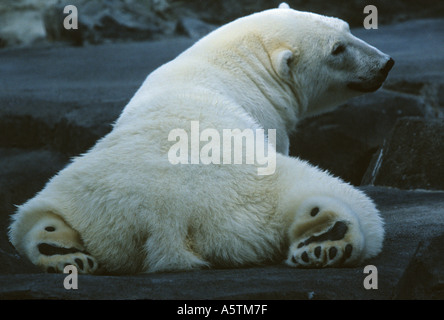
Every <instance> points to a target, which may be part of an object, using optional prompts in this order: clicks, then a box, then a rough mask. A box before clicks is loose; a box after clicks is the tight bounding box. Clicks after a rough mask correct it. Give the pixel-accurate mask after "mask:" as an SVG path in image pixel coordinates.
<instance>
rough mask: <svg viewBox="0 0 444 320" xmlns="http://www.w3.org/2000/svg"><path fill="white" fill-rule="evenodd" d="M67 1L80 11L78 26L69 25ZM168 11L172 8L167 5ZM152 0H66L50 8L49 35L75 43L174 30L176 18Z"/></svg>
mask: <svg viewBox="0 0 444 320" xmlns="http://www.w3.org/2000/svg"><path fill="white" fill-rule="evenodd" d="M67 5H74V6H75V7H76V8H77V11H78V29H69V30H67V29H65V28H64V24H63V21H64V19H65V18H66V17H67V16H68V14H65V13H64V12H63V9H64V8H65V6H67ZM164 10H165V12H164V14H166V13H167V11H168V8H167V7H165V8H164ZM158 13H159V12H156V8H154V7H153V6H151V3H150V2H146V3H143V2H140V1H119V0H108V1H86V0H69V1H68V0H64V1H61V2H59V3H57V4H55V5H52V6H50V7H48V9H46V11H45V12H44V15H43V21H44V25H45V29H46V34H47V38H48V39H49V40H51V41H67V42H70V43H72V44H75V45H81V44H83V43H84V42H88V43H100V42H103V41H106V40H118V39H119V40H125V41H129V40H132V41H134V40H136V41H140V40H147V39H153V38H158V37H160V36H165V35H169V34H173V33H174V30H175V27H176V21H175V20H174V19H173V18H172V17H171V18H172V19H169V18H170V17H169V16H161V15H160V14H158Z"/></svg>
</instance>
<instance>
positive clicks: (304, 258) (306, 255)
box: [301, 251, 310, 263]
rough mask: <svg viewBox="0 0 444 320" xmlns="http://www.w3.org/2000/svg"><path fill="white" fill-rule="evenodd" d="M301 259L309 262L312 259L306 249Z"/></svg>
mask: <svg viewBox="0 0 444 320" xmlns="http://www.w3.org/2000/svg"><path fill="white" fill-rule="evenodd" d="M301 259H302V261H304V262H307V263H308V262H309V261H310V259H309V258H308V254H307V252H306V251H304V253H303V254H302V255H301Z"/></svg>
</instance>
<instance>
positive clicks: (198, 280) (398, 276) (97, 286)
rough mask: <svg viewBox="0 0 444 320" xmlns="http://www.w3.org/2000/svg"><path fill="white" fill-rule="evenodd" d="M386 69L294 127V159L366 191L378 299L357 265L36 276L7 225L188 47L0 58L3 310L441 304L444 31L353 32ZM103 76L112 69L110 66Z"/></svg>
mask: <svg viewBox="0 0 444 320" xmlns="http://www.w3.org/2000/svg"><path fill="white" fill-rule="evenodd" d="M353 32H354V33H355V34H357V35H358V36H360V37H361V38H363V39H365V40H367V41H368V42H369V43H371V44H373V45H375V46H376V47H378V48H380V49H381V50H382V51H384V52H387V53H388V54H390V55H391V56H392V57H393V58H394V59H395V60H396V65H395V67H394V69H393V70H392V72H391V74H390V76H389V78H388V80H387V82H386V84H385V85H384V87H383V88H382V89H380V90H379V91H378V92H376V93H374V94H369V95H366V96H363V97H360V98H356V99H354V100H351V101H350V102H349V103H347V104H346V105H343V106H341V107H340V108H339V109H338V110H336V111H334V112H331V113H328V114H325V115H322V116H319V117H316V118H311V119H306V120H304V121H302V122H301V124H300V126H299V130H298V131H297V133H296V134H295V135H294V137H292V150H291V153H292V154H293V155H295V156H299V157H301V158H304V159H307V160H309V161H310V162H311V163H313V164H315V165H318V166H320V167H322V168H324V169H327V170H329V171H331V172H332V173H334V174H335V175H338V176H341V177H342V178H343V179H344V180H346V181H348V182H350V183H352V184H354V185H356V186H359V187H360V188H362V189H363V190H365V191H366V192H367V193H368V194H369V195H370V196H371V197H372V198H373V199H374V200H375V202H376V203H377V205H378V207H379V209H380V210H381V212H382V216H383V217H384V219H385V222H386V239H385V243H384V249H383V252H382V253H381V254H380V255H379V256H378V257H376V258H375V259H372V260H370V261H368V262H367V264H369V265H374V266H375V267H376V268H377V277H378V282H377V286H378V288H377V289H366V288H365V286H364V280H365V278H366V276H367V274H365V273H364V267H365V266H364V265H362V266H359V267H356V268H345V269H335V268H330V269H315V270H302V269H292V268H289V267H287V266H285V265H283V264H279V265H271V266H261V267H254V268H243V269H234V270H233V269H218V270H200V271H193V272H185V273H160V274H150V275H136V276H121V277H111V276H88V275H80V276H79V279H78V287H79V288H78V289H77V290H66V289H65V288H64V286H63V280H64V278H65V276H66V275H54V274H45V273H41V272H40V271H39V270H37V269H36V268H35V267H33V266H32V265H30V264H29V263H28V262H27V261H25V260H24V259H22V258H21V257H19V256H18V255H17V254H16V252H15V251H14V249H13V248H12V246H11V245H10V244H9V243H8V241H7V238H6V230H7V225H8V224H9V216H10V215H11V214H12V213H13V211H14V205H16V204H21V203H23V202H24V201H25V200H27V199H28V198H30V197H32V196H33V195H34V194H35V193H36V192H37V191H39V190H40V189H41V188H42V187H43V185H44V184H45V182H46V181H47V180H48V179H49V178H50V177H51V176H52V175H53V174H55V173H56V172H57V171H58V170H60V169H61V168H63V166H65V165H66V164H67V163H68V161H69V159H70V157H72V156H75V155H77V154H79V153H81V152H84V151H86V150H87V149H88V148H89V147H91V146H92V145H93V144H94V142H95V141H96V140H97V139H98V138H100V137H101V136H103V135H104V134H106V133H107V132H108V131H109V130H110V129H111V124H112V122H113V121H114V120H115V119H116V118H117V117H118V115H119V113H120V112H121V110H122V108H123V107H124V106H125V104H126V102H127V101H128V100H129V99H130V98H131V96H132V94H134V92H135V91H136V90H137V88H138V87H139V86H140V84H141V83H142V81H143V80H144V78H145V77H146V75H147V74H148V73H150V72H151V71H152V70H153V69H155V68H156V67H158V66H159V65H161V64H162V63H164V62H166V61H168V60H170V59H172V58H174V57H175V56H176V55H177V54H179V53H180V52H181V51H183V50H184V49H185V48H187V47H188V46H190V45H191V44H192V43H193V42H194V40H192V39H190V38H185V37H184V38H172V39H168V40H159V41H150V42H139V43H114V44H112V43H107V44H103V45H100V46H85V47H39V48H27V49H4V50H3V51H0V72H1V73H2V75H3V77H2V79H3V80H2V83H1V84H2V85H1V86H0V155H1V156H0V177H1V179H0V257H1V261H2V264H1V265H0V299H443V298H444V280H443V279H444V273H443V272H444V261H443V258H442V257H444V251H443V247H442V245H441V244H442V241H443V240H444V191H443V190H444V165H443V164H444V162H443V159H444V139H443V132H444V120H443V119H444V113H443V106H444V96H443V94H442V93H443V92H444V75H443V73H442V70H444V57H443V56H442V52H444V43H443V41H442V34H443V32H444V20H442V19H435V20H411V21H407V22H403V23H399V24H393V25H389V26H380V29H378V30H361V29H356V30H354V31H353ZM110 66H112V67H110Z"/></svg>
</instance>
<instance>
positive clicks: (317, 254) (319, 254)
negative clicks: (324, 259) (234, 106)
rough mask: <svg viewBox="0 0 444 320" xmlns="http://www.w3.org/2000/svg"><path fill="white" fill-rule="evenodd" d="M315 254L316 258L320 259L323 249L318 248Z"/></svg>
mask: <svg viewBox="0 0 444 320" xmlns="http://www.w3.org/2000/svg"><path fill="white" fill-rule="evenodd" d="M314 254H315V256H316V258H319V257H320V256H321V247H320V246H317V247H316V248H315V250H314Z"/></svg>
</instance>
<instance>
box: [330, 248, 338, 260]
mask: <svg viewBox="0 0 444 320" xmlns="http://www.w3.org/2000/svg"><path fill="white" fill-rule="evenodd" d="M336 253H338V249H336V248H335V247H331V248H330V249H329V250H328V257H329V258H330V259H333V258H334V257H336Z"/></svg>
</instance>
